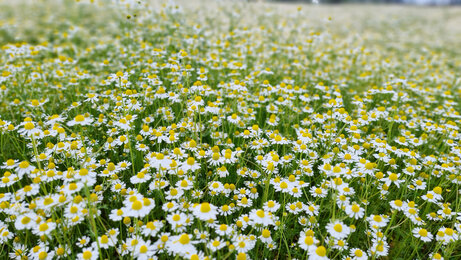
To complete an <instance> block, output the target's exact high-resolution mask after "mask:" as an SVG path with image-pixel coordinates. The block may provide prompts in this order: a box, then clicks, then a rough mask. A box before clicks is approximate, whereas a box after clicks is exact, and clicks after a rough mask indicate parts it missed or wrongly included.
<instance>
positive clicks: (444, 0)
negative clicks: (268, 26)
mask: <svg viewBox="0 0 461 260" xmlns="http://www.w3.org/2000/svg"><path fill="white" fill-rule="evenodd" d="M255 1H256V2H285V3H290V2H291V3H315V4H341V3H370V4H373V3H376V4H379V3H382V4H406V5H426V6H427V5H432V6H446V5H461V0H250V2H255ZM460 26H461V25H460Z"/></svg>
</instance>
